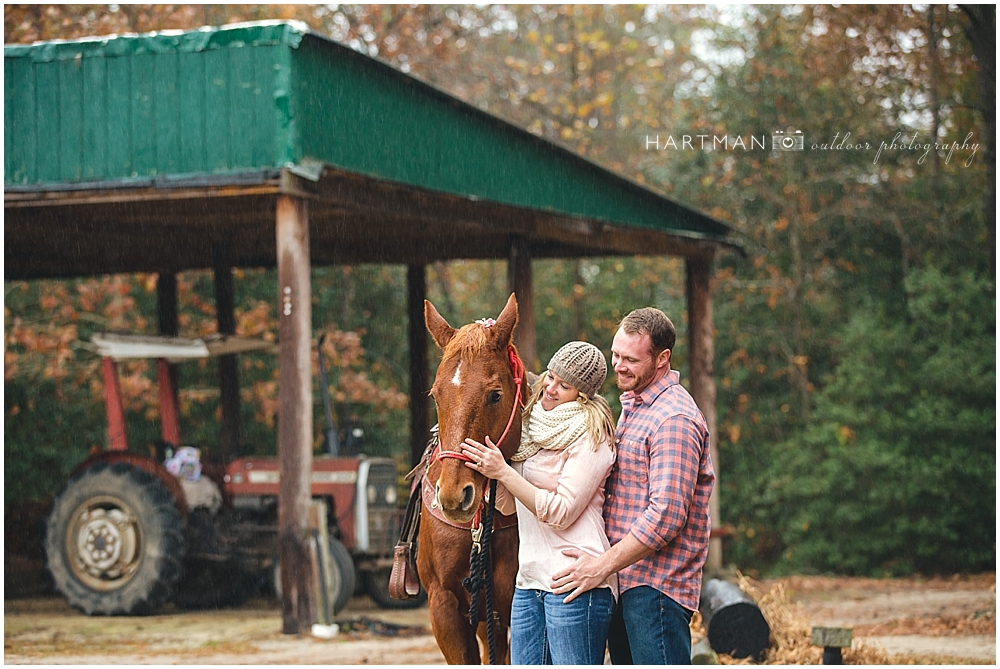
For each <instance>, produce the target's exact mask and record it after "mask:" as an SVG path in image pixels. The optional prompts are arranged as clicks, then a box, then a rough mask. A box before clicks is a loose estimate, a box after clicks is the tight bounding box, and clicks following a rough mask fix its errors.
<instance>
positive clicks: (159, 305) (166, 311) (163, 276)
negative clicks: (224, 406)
mask: <svg viewBox="0 0 1000 669" xmlns="http://www.w3.org/2000/svg"><path fill="white" fill-rule="evenodd" d="M156 310H157V316H158V320H159V326H160V334H161V335H164V336H166V337H176V336H177V335H178V333H179V332H180V329H179V328H178V326H177V275H176V274H173V273H169V272H160V273H159V274H158V275H157V276H156ZM167 370H168V372H169V378H170V387H171V389H172V391H173V394H174V406H177V407H179V406H180V400H179V399H178V396H177V391H178V388H179V387H180V386H179V385H178V384H177V365H172V364H170V363H167ZM178 420H179V416H178ZM178 424H179V422H178ZM161 432H162V427H161ZM178 445H180V444H179V443H178Z"/></svg>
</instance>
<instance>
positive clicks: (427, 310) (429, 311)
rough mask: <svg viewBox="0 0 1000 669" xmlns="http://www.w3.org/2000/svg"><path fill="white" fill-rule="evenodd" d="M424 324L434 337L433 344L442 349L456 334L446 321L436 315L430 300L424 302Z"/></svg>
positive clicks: (436, 311)
mask: <svg viewBox="0 0 1000 669" xmlns="http://www.w3.org/2000/svg"><path fill="white" fill-rule="evenodd" d="M424 323H426V324H427V329H428V330H430V333H431V336H432V337H434V342H435V343H436V344H437V345H438V347H440V348H442V349H443V348H444V347H445V346H447V345H448V342H450V341H451V338H452V337H454V336H455V332H457V330H455V328H453V327H451V326H450V325H448V321H446V320H445V319H444V317H443V316H442V315H441V314H439V313H438V310H437V309H435V308H434V305H433V304H431V303H430V300H424Z"/></svg>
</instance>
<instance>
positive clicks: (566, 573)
mask: <svg viewBox="0 0 1000 669" xmlns="http://www.w3.org/2000/svg"><path fill="white" fill-rule="evenodd" d="M562 554H563V555H565V556H567V557H571V558H576V562H574V563H573V564H571V565H570V566H569V567H568V568H566V569H564V570H562V571H560V572H556V573H555V574H553V575H552V592H553V593H555V594H557V595H561V594H564V593H567V592H568V593H570V594H569V596H568V597H566V598H565V599H564V600H563V603H564V604H569V603H570V602H572V601H573V600H574V599H576V598H577V597H579V596H580V595H581V594H583V593H585V592H587V591H588V590H593V589H594V588H596V587H598V586H599V585H602V584H603V583H604V581H606V580H607V578H608V574H609V573H610V572H606V571H604V568H603V567H602V565H601V562H602V560H601V558H599V557H594V556H593V555H587V554H586V553H581V552H580V551H579V550H577V549H575V548H567V549H565V550H563V552H562Z"/></svg>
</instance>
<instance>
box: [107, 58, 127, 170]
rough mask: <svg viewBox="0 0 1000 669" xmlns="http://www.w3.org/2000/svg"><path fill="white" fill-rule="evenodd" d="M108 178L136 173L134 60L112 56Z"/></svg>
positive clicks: (109, 87) (109, 81)
mask: <svg viewBox="0 0 1000 669" xmlns="http://www.w3.org/2000/svg"><path fill="white" fill-rule="evenodd" d="M106 62H107V76H108V83H107V86H108V116H107V124H108V137H107V141H108V145H107V163H106V164H107V174H106V176H108V177H128V176H131V175H132V165H133V161H132V97H131V91H132V59H131V58H108V59H106Z"/></svg>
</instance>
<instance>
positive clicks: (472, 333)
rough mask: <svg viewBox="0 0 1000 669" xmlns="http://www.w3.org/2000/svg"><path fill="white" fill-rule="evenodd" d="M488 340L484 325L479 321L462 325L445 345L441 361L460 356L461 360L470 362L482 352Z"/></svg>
mask: <svg viewBox="0 0 1000 669" xmlns="http://www.w3.org/2000/svg"><path fill="white" fill-rule="evenodd" d="M488 341H489V336H488V333H487V331H486V327H485V326H484V325H482V324H481V323H469V324H468V325H463V326H462V327H461V328H460V329H459V330H458V331H457V332H455V335H454V336H453V337H452V338H451V341H449V342H448V345H447V346H445V348H444V355H443V356H442V361H444V360H448V359H450V358H454V357H457V356H461V358H462V360H464V361H466V362H472V361H473V360H475V359H476V358H477V357H478V356H479V355H480V354H481V353H482V352H483V349H484V348H485V347H486V343H487V342H488Z"/></svg>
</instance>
